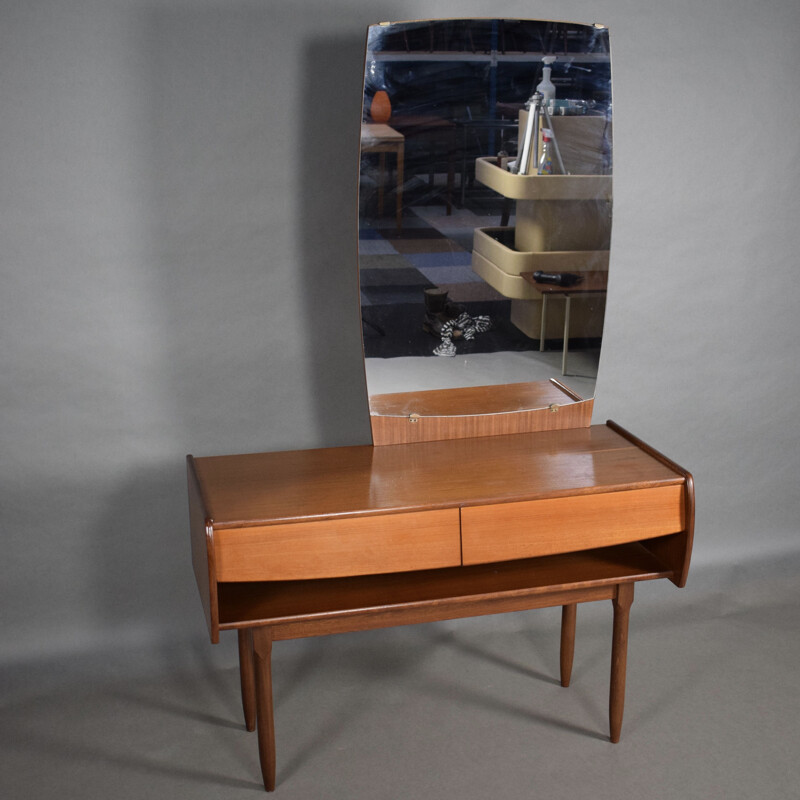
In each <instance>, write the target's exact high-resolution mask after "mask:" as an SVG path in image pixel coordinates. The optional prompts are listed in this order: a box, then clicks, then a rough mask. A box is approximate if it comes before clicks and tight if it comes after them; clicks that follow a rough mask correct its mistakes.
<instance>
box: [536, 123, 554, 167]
mask: <svg viewBox="0 0 800 800" xmlns="http://www.w3.org/2000/svg"><path fill="white" fill-rule="evenodd" d="M553 173H554V170H553V132H552V131H551V130H550V129H549V128H542V153H541V155H540V156H539V175H552V174H553Z"/></svg>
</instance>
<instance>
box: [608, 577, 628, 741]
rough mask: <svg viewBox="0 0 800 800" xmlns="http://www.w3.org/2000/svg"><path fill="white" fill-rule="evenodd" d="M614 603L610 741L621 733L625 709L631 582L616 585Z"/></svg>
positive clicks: (615, 739) (609, 704)
mask: <svg viewBox="0 0 800 800" xmlns="http://www.w3.org/2000/svg"><path fill="white" fill-rule="evenodd" d="M613 603H614V633H613V635H612V639H611V686H610V690H609V701H608V717H609V727H610V730H611V741H612V742H615V743H616V742H618V741H619V739H620V736H621V734H622V714H623V711H624V710H625V677H626V674H627V664H628V623H629V620H630V611H631V603H633V584H632V583H623V584H620V585H619V586H618V587H617V592H616V594H615V596H614V599H613Z"/></svg>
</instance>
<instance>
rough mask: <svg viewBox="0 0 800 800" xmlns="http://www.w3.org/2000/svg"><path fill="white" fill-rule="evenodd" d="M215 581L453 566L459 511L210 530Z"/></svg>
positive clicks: (457, 547)
mask: <svg viewBox="0 0 800 800" xmlns="http://www.w3.org/2000/svg"><path fill="white" fill-rule="evenodd" d="M214 558H215V562H216V574H217V580H218V581H281V580H305V579H313V578H339V577H344V576H346V575H370V574H378V573H385V572H408V571H410V570H418V569H437V568H439V567H455V566H459V565H460V564H461V531H460V522H459V510H458V509H457V508H448V509H442V510H437V511H415V512H412V513H408V514H381V515H377V516H366V517H349V518H346V519H326V520H315V521H311V522H293V523H288V524H279V525H263V526H258V527H251V528H230V529H223V530H216V531H214Z"/></svg>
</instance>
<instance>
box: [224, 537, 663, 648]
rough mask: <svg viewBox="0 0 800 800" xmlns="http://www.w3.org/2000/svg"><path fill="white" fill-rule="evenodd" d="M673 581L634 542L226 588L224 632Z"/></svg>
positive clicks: (581, 597) (418, 614) (541, 603)
mask: <svg viewBox="0 0 800 800" xmlns="http://www.w3.org/2000/svg"><path fill="white" fill-rule="evenodd" d="M670 577H672V571H671V570H668V569H666V568H665V567H664V565H663V564H662V563H661V562H660V561H659V560H658V559H657V558H656V557H655V556H653V555H652V553H650V552H649V551H648V550H647V549H645V548H644V547H643V546H642V545H641V544H639V543H638V542H635V543H632V544H625V545H618V546H616V547H605V548H599V549H596V550H585V551H582V552H579V553H567V554H563V555H554V556H545V557H541V558H531V559H524V560H519V561H506V562H501V563H495V564H481V565H477V566H470V567H450V568H446V569H435V570H424V571H419V572H406V573H401V574H397V573H395V574H390V575H362V576H358V577H353V578H328V579H323V580H302V581H275V582H244V583H220V584H219V587H218V591H219V616H220V629H222V630H229V629H234V628H244V627H251V626H258V625H270V626H273V629H274V630H273V634H274V635H273V638H274V639H276V640H279V639H294V638H300V637H304V636H319V635H324V634H329V633H345V632H348V631H355V630H367V629H370V628H380V627H389V626H393V625H404V624H413V623H419V622H432V621H435V620H442V619H456V618H459V617H471V616H479V615H482V614H493V613H501V612H506V611H520V610H524V609H529V608H540V607H546V606H554V605H562V604H568V603H575V602H585V601H589V600H602V599H606V598H611V597H612V596H613V594H614V587H615V585H616V584H619V583H629V582H633V581H641V580H654V579H656V578H670Z"/></svg>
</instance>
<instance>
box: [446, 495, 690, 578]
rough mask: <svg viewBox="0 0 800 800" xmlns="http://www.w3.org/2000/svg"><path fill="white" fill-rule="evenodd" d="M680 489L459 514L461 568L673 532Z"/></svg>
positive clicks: (679, 524)
mask: <svg viewBox="0 0 800 800" xmlns="http://www.w3.org/2000/svg"><path fill="white" fill-rule="evenodd" d="M682 528H683V489H682V487H681V486H680V485H676V486H662V487H657V488H650V489H638V490H634V491H627V492H608V493H606V494H593V495H582V496H575V497H558V498H552V499H547V500H531V501H527V502H522V503H504V504H498V505H490V506H473V507H466V508H463V509H462V510H461V538H462V554H463V563H464V564H488V563H491V562H493V561H504V560H507V559H514V558H532V557H535V556H544V555H551V554H554V553H569V552H574V551H577V550H585V549H589V548H594V547H606V546H610V545H615V544H622V543H624V542H633V541H637V540H639V539H647V538H650V537H655V536H660V535H663V534H667V533H675V532H677V531H680V530H681V529H682Z"/></svg>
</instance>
